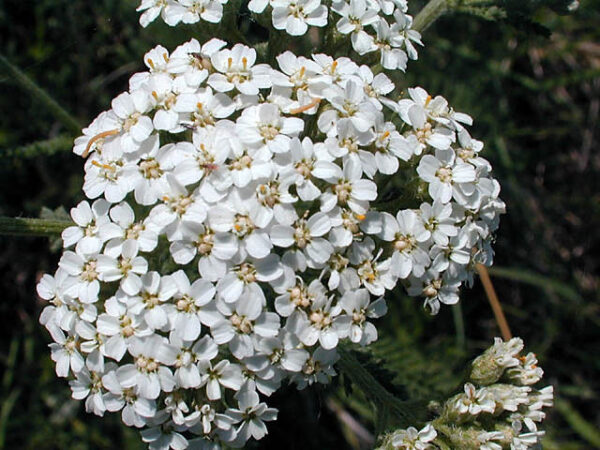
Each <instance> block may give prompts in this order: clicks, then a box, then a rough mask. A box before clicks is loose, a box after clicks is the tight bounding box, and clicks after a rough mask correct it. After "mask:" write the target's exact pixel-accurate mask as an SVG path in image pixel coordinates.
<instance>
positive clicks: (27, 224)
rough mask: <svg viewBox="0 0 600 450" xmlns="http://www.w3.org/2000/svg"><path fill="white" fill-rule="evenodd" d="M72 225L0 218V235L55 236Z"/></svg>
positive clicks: (63, 221)
mask: <svg viewBox="0 0 600 450" xmlns="http://www.w3.org/2000/svg"><path fill="white" fill-rule="evenodd" d="M72 225H73V222H70V221H68V220H46V219H32V218H25V217H0V235H8V236H55V235H57V234H60V233H61V232H62V231H63V230H64V229H65V228H67V227H70V226H72Z"/></svg>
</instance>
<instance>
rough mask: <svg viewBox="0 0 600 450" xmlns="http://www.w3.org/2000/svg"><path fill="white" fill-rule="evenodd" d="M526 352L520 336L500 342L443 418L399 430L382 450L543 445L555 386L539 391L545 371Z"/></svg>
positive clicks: (487, 353)
mask: <svg viewBox="0 0 600 450" xmlns="http://www.w3.org/2000/svg"><path fill="white" fill-rule="evenodd" d="M521 350H523V341H522V340H521V339H519V338H513V339H511V340H510V341H508V342H503V341H502V340H501V339H499V338H496V340H495V342H494V345H493V346H492V347H490V348H489V349H487V350H486V351H485V352H484V353H483V354H482V355H481V356H480V357H478V358H477V359H476V360H475V361H474V362H473V369H472V372H471V376H470V381H471V382H472V383H471V382H469V383H466V384H465V385H464V393H460V394H457V395H455V396H454V397H451V398H450V399H449V400H447V401H446V403H445V404H444V405H443V407H442V408H441V411H440V413H439V417H438V418H436V419H435V420H433V421H432V422H431V423H428V424H427V425H426V426H425V427H424V428H423V429H421V430H420V431H417V429H416V428H414V427H409V428H408V429H406V430H397V431H395V432H394V433H392V434H390V435H389V436H387V437H386V439H385V442H384V446H383V447H381V448H385V449H388V448H389V449H419V450H424V449H437V448H460V449H465V450H470V449H473V450H502V449H511V450H524V449H527V448H532V447H534V446H536V445H538V444H539V439H540V437H541V436H543V434H544V432H543V431H541V430H538V425H537V424H538V423H539V422H541V421H542V420H544V418H545V416H546V414H545V413H544V412H543V411H542V409H543V408H547V407H550V406H552V403H553V388H552V386H546V387H544V388H542V389H539V390H538V389H535V388H534V387H533V385H535V384H536V383H538V382H539V381H540V380H541V379H542V376H543V374H544V372H543V370H542V369H541V368H540V367H538V366H537V359H536V357H535V355H534V354H533V353H529V354H527V355H525V356H520V355H519V353H520V352H521ZM473 383H475V384H473ZM476 385H477V386H478V387H477V386H476Z"/></svg>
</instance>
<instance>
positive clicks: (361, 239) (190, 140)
mask: <svg viewBox="0 0 600 450" xmlns="http://www.w3.org/2000/svg"><path fill="white" fill-rule="evenodd" d="M396 3H397V2H394V3H393V4H392V3H391V2H390V3H389V4H388V3H385V2H382V3H381V4H379V3H378V5H379V7H380V9H381V10H382V11H392V12H393V11H394V8H396V6H394V5H395V4H396ZM197 4H199V2H184V1H183V0H181V1H180V2H174V1H168V2H146V1H144V2H143V3H142V7H143V9H144V10H145V11H146V12H145V13H144V14H145V17H146V19H145V20H150V19H151V18H152V17H154V16H156V15H158V14H163V15H164V16H165V17H169V18H170V19H169V20H173V21H175V19H172V17H180V16H177V15H176V12H177V11H180V9H178V8H179V7H183V6H182V5H185V7H186V8H188V9H187V10H186V12H185V13H182V14H183V15H181V21H193V20H196V19H195V16H194V15H193V14H192V13H191V12H190V8H192V6H193V5H197ZM308 4H310V2H309V3H307V5H308ZM211 5H212V3H206V4H205V5H204V6H203V8H204V9H202V8H196V9H194V8H192V9H193V11H195V12H198V11H201V12H200V16H201V17H202V14H204V13H205V12H206V11H208V10H210V9H211V8H213V6H214V10H215V11H217V10H219V8H218V7H217V6H215V5H217V3H215V5H213V6H211ZM218 5H221V3H218ZM353 5H354V6H353V8H355V9H356V8H358V6H356V5H355V4H353ZM272 7H273V10H274V17H275V10H276V9H277V8H279V4H278V3H276V2H273V4H272ZM369 8H375V6H374V5H372V4H369ZM308 9H309V8H308V6H306V5H305V11H308ZM353 11H354V10H353ZM180 12H181V11H180ZM177 14H179V13H177ZM215 14H216V13H215ZM211 17H212V16H211ZM206 20H208V19H206ZM225 45H226V44H225V42H223V41H219V40H218V39H213V40H210V41H208V42H206V43H204V44H202V45H201V44H200V43H199V42H197V41H196V40H192V41H190V42H187V43H185V44H183V45H181V46H180V47H178V48H177V49H176V50H175V51H174V52H173V53H169V52H168V51H167V50H166V49H165V48H163V47H161V46H158V47H156V48H154V49H153V50H151V51H150V52H148V53H147V54H146V56H145V58H144V61H145V63H146V66H147V68H148V70H147V71H146V72H142V73H137V74H135V75H134V76H133V77H132V78H131V80H130V83H129V90H128V91H127V92H124V93H122V94H121V95H119V96H117V97H116V98H115V99H114V100H113V103H112V108H111V109H110V110H109V111H106V112H103V113H101V114H100V115H99V116H98V117H97V118H96V119H95V120H94V121H93V122H92V124H91V125H90V126H89V127H88V128H86V129H84V130H83V133H84V135H83V136H81V137H80V138H78V139H77V140H76V142H75V148H74V152H75V153H77V154H79V155H82V156H84V157H87V160H86V163H85V182H84V186H83V191H84V193H85V195H86V196H87V197H88V199H89V201H83V202H81V203H80V204H79V205H78V206H77V207H75V208H73V210H72V211H71V215H72V218H73V221H74V222H75V225H74V226H72V227H70V228H68V229H66V230H65V231H64V233H63V240H64V246H65V250H64V253H63V255H62V257H61V259H60V262H59V268H58V270H57V271H56V273H55V274H54V275H53V276H51V275H44V277H43V278H42V280H41V281H40V283H39V285H38V293H39V295H40V297H42V298H43V299H45V300H47V301H48V302H49V305H48V306H47V307H46V308H45V309H44V311H43V313H42V316H41V319H40V320H41V322H42V323H43V324H44V325H45V326H46V328H47V329H48V330H49V332H50V334H51V336H52V338H53V339H54V341H55V343H53V344H51V346H50V347H51V352H52V359H53V360H54V361H55V362H56V373H57V375H58V376H60V377H67V378H69V379H70V380H71V381H70V384H71V387H72V389H73V396H74V397H75V398H77V399H82V400H83V399H85V402H86V408H87V410H88V411H90V412H93V413H95V414H98V415H103V414H104V413H105V412H106V411H109V412H117V411H120V412H121V415H122V419H123V422H124V423H125V424H126V425H128V426H132V427H137V428H143V429H144V431H143V434H142V436H143V440H144V441H145V442H147V443H148V444H149V446H150V448H152V449H159V448H160V449H168V448H176V449H179V448H186V447H187V446H188V445H192V443H194V445H199V446H202V445H209V444H210V445H215V446H218V445H219V443H225V444H226V445H227V446H234V447H240V446H243V445H244V443H245V442H246V441H247V440H248V439H250V438H251V437H253V438H255V439H260V438H262V437H263V436H264V435H265V434H266V433H267V429H266V426H265V423H264V422H267V421H272V420H274V419H275V418H276V411H275V410H274V409H272V408H269V407H268V406H267V404H266V403H264V402H263V401H262V399H261V397H260V396H259V394H261V395H262V396H267V397H268V396H269V395H271V394H272V393H273V392H275V391H276V390H277V389H278V388H279V386H280V385H281V384H282V383H283V382H284V381H291V382H293V383H296V384H297V385H298V387H299V388H303V387H305V386H307V385H310V384H313V383H327V382H328V381H329V379H330V377H331V376H333V375H335V370H334V368H333V365H334V363H335V362H336V360H337V353H336V347H337V346H338V344H339V342H340V341H343V340H349V341H351V342H353V343H357V344H360V345H367V344H369V343H371V342H373V341H374V340H376V339H377V329H376V327H375V325H374V324H373V320H374V319H377V318H378V317H381V316H382V315H384V314H385V312H386V305H385V301H384V300H383V297H384V295H385V293H386V291H389V290H391V289H393V288H394V287H395V286H396V284H397V283H398V281H401V282H402V283H404V284H405V285H406V286H407V287H408V291H409V293H411V294H412V295H419V296H424V297H425V303H426V305H428V306H429V307H430V308H431V309H432V310H433V311H434V312H435V311H437V310H438V309H439V307H440V303H446V304H452V303H456V301H458V294H457V291H458V287H459V285H460V284H461V283H462V282H463V281H465V280H466V281H468V280H470V277H471V274H472V272H473V265H474V264H476V263H479V262H481V263H485V264H490V263H491V259H492V258H491V257H492V251H491V247H490V242H491V239H492V233H493V231H494V230H495V229H496V227H497V225H498V215H499V214H500V213H501V212H502V210H503V208H504V205H503V203H502V202H501V201H500V200H499V199H498V193H499V185H498V183H497V182H496V181H495V180H494V179H493V178H491V175H490V171H491V167H490V165H489V163H488V162H487V161H485V160H484V159H483V158H481V157H480V156H479V151H480V150H481V143H479V142H478V141H475V140H474V139H472V138H470V136H469V135H468V132H467V131H466V129H465V128H464V125H465V124H468V123H470V118H468V116H466V115H464V114H459V113H456V112H454V111H453V110H452V109H451V108H449V107H448V105H447V103H446V102H445V100H443V99H442V98H441V97H436V98H435V99H431V97H429V96H428V95H427V93H426V92H425V91H424V90H423V89H421V88H416V89H413V90H410V95H411V98H410V99H405V100H400V101H399V102H397V101H394V100H392V99H390V98H388V97H386V95H387V94H389V93H391V92H392V91H393V89H394V85H393V83H392V82H391V81H390V79H389V78H388V77H387V76H386V75H385V74H382V73H381V74H377V75H374V74H373V73H372V71H371V70H370V69H369V68H368V67H367V66H359V65H358V64H356V63H355V62H353V61H352V60H350V59H349V58H345V57H342V58H338V59H334V58H331V57H329V56H327V55H324V54H316V55H313V56H312V58H305V57H301V56H296V55H294V54H293V53H291V52H289V51H286V52H284V53H283V54H281V55H279V56H278V57H277V62H278V65H279V69H275V68H273V67H270V66H268V65H266V64H260V63H257V55H256V51H255V50H254V49H252V48H249V47H246V46H244V45H242V44H236V45H234V46H233V47H231V48H226V47H225ZM397 173H402V176H403V177H404V178H407V179H409V180H411V182H410V183H407V186H406V189H405V191H406V192H407V193H408V194H411V195H409V197H410V198H409V199H408V202H409V203H407V204H406V205H403V204H402V203H397V202H395V201H393V203H396V204H397V205H398V207H399V208H403V209H399V210H398V209H397V208H394V209H390V208H389V207H386V203H385V199H382V198H381V197H380V193H379V192H378V191H379V189H380V186H383V185H385V184H386V180H390V179H391V177H392V176H395V175H396V174H397ZM411 185H412V186H413V187H412V188H411V187H410V186H411ZM411 189H412V191H411ZM383 194H387V195H390V193H389V192H384V193H383ZM391 195H394V194H393V192H392V194H391ZM392 200H394V199H392ZM90 202H91V203H90ZM533 364H534V363H533V362H531V364H529V365H528V366H527V367H528V368H525V367H523V368H520V369H519V368H517V366H511V370H513V372H511V373H513V375H512V376H513V377H514V378H515V379H516V378H519V379H524V380H525V379H529V378H530V377H531V376H532V374H533V375H534V374H535V369H533ZM519 367H520V366H519ZM524 420H525V419H524ZM411 433H412V432H411ZM412 434H414V433H412ZM412 434H411V435H412ZM425 434H426V435H427V436H429V433H425Z"/></svg>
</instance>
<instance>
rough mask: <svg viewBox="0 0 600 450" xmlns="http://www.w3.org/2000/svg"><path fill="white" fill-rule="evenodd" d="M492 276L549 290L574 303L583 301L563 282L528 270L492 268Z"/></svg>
mask: <svg viewBox="0 0 600 450" xmlns="http://www.w3.org/2000/svg"><path fill="white" fill-rule="evenodd" d="M488 270H489V272H490V275H492V276H494V277H498V278H506V279H508V280H513V281H517V282H521V283H526V284H530V285H532V286H537V287H540V288H542V289H549V290H551V291H553V292H555V293H557V294H558V295H561V296H562V297H564V298H566V299H567V300H571V301H573V302H581V301H583V300H582V298H581V296H580V295H579V293H578V292H577V291H576V290H575V289H573V288H572V287H571V286H569V285H567V284H566V283H563V282H561V281H557V280H553V279H552V278H548V277H545V276H543V275H540V274H537V273H535V272H531V271H528V270H526V269H521V268H516V267H514V268H513V267H496V266H494V267H490V268H489V269H488Z"/></svg>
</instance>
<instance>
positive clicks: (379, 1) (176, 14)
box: [138, 0, 422, 70]
mask: <svg viewBox="0 0 600 450" xmlns="http://www.w3.org/2000/svg"><path fill="white" fill-rule="evenodd" d="M226 3H227V0H142V2H141V3H140V5H139V7H138V11H141V12H142V15H141V16H140V23H141V24H142V26H144V27H146V26H148V25H149V24H150V23H151V22H153V21H154V20H155V19H156V18H158V16H159V15H160V16H161V17H162V19H163V20H164V21H165V23H167V24H168V25H170V26H175V25H177V24H179V23H185V24H192V23H197V22H199V21H200V20H205V21H207V22H212V23H219V22H220V21H221V19H222V18H223V5H225V4H226ZM248 9H249V10H250V11H251V12H252V13H255V14H262V13H265V12H266V11H270V12H271V20H272V24H273V27H274V28H275V29H277V30H282V31H285V32H286V33H287V34H289V35H291V36H302V35H304V34H306V32H307V31H308V27H309V26H313V27H325V26H326V25H327V18H328V15H329V9H328V7H327V6H326V5H323V4H321V2H320V0H250V2H249V3H248ZM407 10H408V5H407V1H406V0H350V2H349V3H348V2H346V1H344V0H336V1H334V2H333V3H332V5H331V11H332V12H334V13H336V14H337V15H339V16H341V18H340V19H339V20H338V21H337V23H336V30H337V32H338V33H339V34H337V35H336V36H333V37H332V38H331V39H341V38H343V37H344V36H345V35H350V40H351V43H352V48H353V49H354V50H355V51H356V52H357V53H358V54H359V55H361V56H362V55H365V54H367V53H372V52H379V53H380V59H381V65H382V66H383V67H384V68H386V69H389V70H396V69H399V70H405V69H406V62H407V60H408V58H410V59H417V50H416V48H415V46H414V44H415V43H416V44H419V45H422V43H421V35H420V34H419V33H418V32H417V31H415V30H412V29H411V26H412V17H411V16H409V15H407V14H406V12H407Z"/></svg>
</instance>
